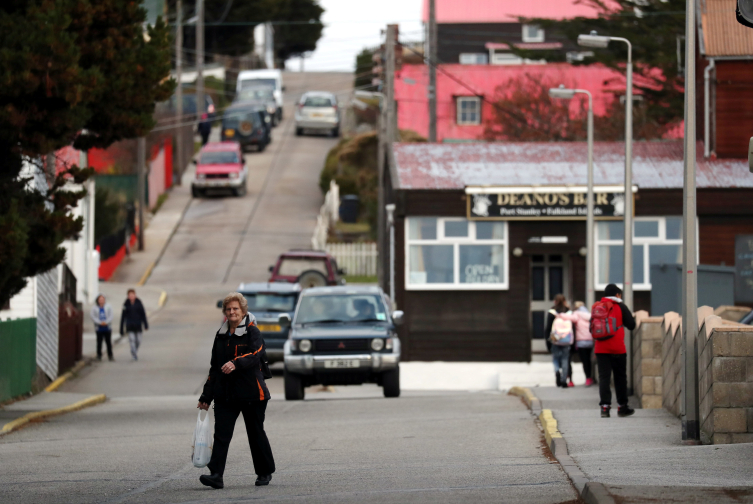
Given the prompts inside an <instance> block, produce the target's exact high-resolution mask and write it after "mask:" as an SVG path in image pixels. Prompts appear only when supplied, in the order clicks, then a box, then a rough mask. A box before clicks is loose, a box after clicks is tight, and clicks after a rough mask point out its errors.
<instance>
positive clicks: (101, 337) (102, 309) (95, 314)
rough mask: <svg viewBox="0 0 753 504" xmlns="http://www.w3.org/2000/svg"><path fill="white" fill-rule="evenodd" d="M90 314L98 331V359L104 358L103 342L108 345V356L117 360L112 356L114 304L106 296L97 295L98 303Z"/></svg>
mask: <svg viewBox="0 0 753 504" xmlns="http://www.w3.org/2000/svg"><path fill="white" fill-rule="evenodd" d="M89 316H90V317H91V319H92V321H93V322H94V330H95V331H96V333H97V360H102V342H103V341H104V342H105V344H106V345H107V358H108V359H110V360H111V361H112V360H115V359H114V358H113V356H112V327H111V326H110V324H112V317H113V315H112V306H110V303H108V302H107V300H106V299H105V297H104V296H103V295H102V294H100V295H99V296H97V304H96V305H95V306H92V311H91V312H89Z"/></svg>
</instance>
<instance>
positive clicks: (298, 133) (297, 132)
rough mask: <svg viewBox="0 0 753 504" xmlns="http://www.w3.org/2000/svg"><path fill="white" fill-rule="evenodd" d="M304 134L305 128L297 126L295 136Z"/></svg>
mask: <svg viewBox="0 0 753 504" xmlns="http://www.w3.org/2000/svg"><path fill="white" fill-rule="evenodd" d="M302 135H303V128H296V129H295V136H302Z"/></svg>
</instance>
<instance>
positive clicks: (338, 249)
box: [326, 242, 377, 276]
mask: <svg viewBox="0 0 753 504" xmlns="http://www.w3.org/2000/svg"><path fill="white" fill-rule="evenodd" d="M326 248H327V252H329V253H330V254H331V255H332V256H334V258H335V259H336V260H337V265H338V266H339V267H340V268H344V269H346V270H347V274H348V276H376V274H377V247H376V243H375V242H363V243H328V244H327V246H326Z"/></svg>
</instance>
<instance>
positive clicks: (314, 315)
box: [295, 294, 387, 324]
mask: <svg viewBox="0 0 753 504" xmlns="http://www.w3.org/2000/svg"><path fill="white" fill-rule="evenodd" d="M373 321H376V322H378V321H383V322H386V321H387V312H386V311H385V308H384V303H382V298H381V296H378V295H376V294H334V295H324V296H304V297H303V298H302V299H301V304H300V306H299V307H298V310H297V311H296V315H295V323H296V324H312V323H315V322H320V323H336V322H343V323H357V322H373Z"/></svg>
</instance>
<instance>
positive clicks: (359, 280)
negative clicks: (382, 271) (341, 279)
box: [345, 275, 377, 284]
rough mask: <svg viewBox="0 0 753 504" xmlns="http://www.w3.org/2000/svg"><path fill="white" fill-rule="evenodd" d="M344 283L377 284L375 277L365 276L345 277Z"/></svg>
mask: <svg viewBox="0 0 753 504" xmlns="http://www.w3.org/2000/svg"><path fill="white" fill-rule="evenodd" d="M345 281H346V282H348V283H373V284H375V283H377V277H376V275H374V276H367V275H345Z"/></svg>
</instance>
